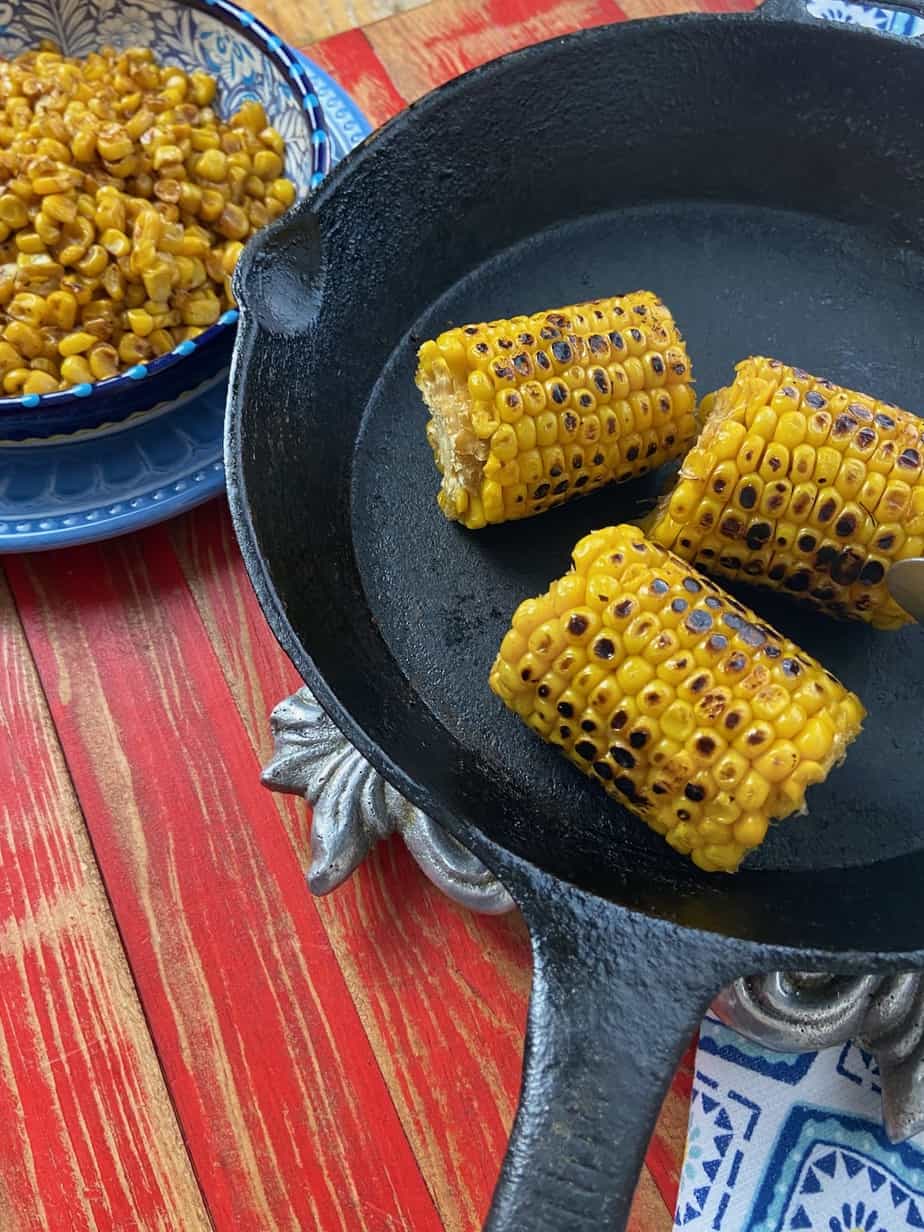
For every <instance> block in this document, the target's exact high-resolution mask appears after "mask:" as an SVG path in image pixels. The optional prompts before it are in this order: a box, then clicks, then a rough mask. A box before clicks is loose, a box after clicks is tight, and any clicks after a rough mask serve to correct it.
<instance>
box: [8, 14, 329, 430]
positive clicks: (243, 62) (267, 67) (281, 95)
mask: <svg viewBox="0 0 924 1232" xmlns="http://www.w3.org/2000/svg"><path fill="white" fill-rule="evenodd" d="M42 39H51V40H52V41H53V42H55V43H57V44H58V45H59V46H60V47H61V48H62V49H63V50H64V51H65V52H66V53H67V54H68V55H73V56H85V55H88V54H89V53H90V52H92V51H95V50H97V49H98V48H99V47H101V46H104V45H106V44H111V45H113V46H115V47H129V46H142V47H148V48H150V49H151V50H152V51H153V52H154V53H155V55H156V56H157V58H158V60H160V61H161V62H162V63H164V64H175V65H177V66H178V67H180V68H183V69H185V70H187V71H194V70H197V69H199V70H202V71H205V72H207V73H210V74H211V75H212V76H214V77H216V78H217V79H218V83H219V92H218V100H217V103H216V106H217V108H218V110H219V112H220V113H221V114H222V115H225V116H227V115H230V114H231V113H232V112H233V111H235V110H237V108H239V107H240V105H241V103H242V102H244V100H245V99H257V100H258V101H259V102H261V103H262V104H263V106H264V109H265V111H266V114H267V118H268V120H269V122H270V124H272V125H273V127H275V128H276V129H277V130H278V131H279V133H280V134H281V135H282V137H283V138H284V139H285V142H286V158H285V172H286V175H287V176H288V177H289V178H290V179H291V180H292V181H293V182H294V183H295V186H296V189H297V191H298V193H299V195H301V196H304V195H305V194H306V193H308V192H309V191H310V190H311V189H313V188H316V187H317V186H318V185H319V184H320V182H321V180H322V179H323V178H324V176H325V174H326V173H327V171H328V170H329V169H330V165H331V143H330V138H329V136H328V133H327V130H326V128H325V126H324V117H323V112H322V110H321V103H320V99H319V97H318V95H317V94H316V92H315V89H314V86H313V84H312V82H311V79H310V77H309V75H308V73H307V72H306V70H305V66H304V62H303V60H302V59H301V57H300V56H299V55H298V54H297V53H296V52H294V51H293V50H292V49H291V48H289V47H287V46H286V45H285V44H284V43H283V41H282V39H281V38H280V37H279V35H277V34H274V33H273V32H272V31H271V30H269V29H267V27H266V26H264V25H263V23H262V22H260V21H258V20H257V18H256V17H254V16H253V14H252V13H249V12H247V10H246V9H242V8H238V6H237V5H236V4H234V3H233V2H232V0H185V2H184V0H15V2H9V0H0V56H12V55H16V54H17V53H18V52H20V51H25V50H27V49H29V48H31V47H35V46H36V44H37V43H39V42H40V41H41V40H42ZM236 319H237V315H236V314H228V313H226V314H225V315H224V316H223V317H221V318H220V319H219V321H218V322H217V323H216V324H215V325H212V326H209V328H208V329H206V330H204V331H203V333H202V334H200V335H199V337H198V338H196V339H195V340H194V341H193V342H192V343H185V342H184V343H181V344H180V345H179V346H177V347H176V348H174V350H173V351H171V352H170V353H169V354H167V355H163V356H160V357H159V358H157V359H154V360H152V361H151V362H150V363H148V364H136V365H135V367H134V368H133V369H131V371H130V372H128V373H124V374H121V375H119V376H116V377H112V378H110V379H109V380H107V381H100V382H97V383H96V384H92V385H91V384H87V385H81V386H77V387H75V388H73V389H69V390H61V391H56V392H54V393H50V394H43V395H41V396H40V395H38V394H29V395H27V396H25V397H22V398H18V399H7V398H2V399H0V404H2V403H4V402H5V403H7V404H9V403H11V402H14V403H15V404H16V406H17V409H18V410H20V409H26V410H29V411H31V410H34V409H36V408H40V409H39V410H38V415H37V418H36V421H35V425H34V428H32V426H31V425H30V430H34V431H35V432H36V433H40V432H41V426H40V425H41V422H42V419H41V418H39V417H40V416H42V411H43V409H44V407H45V405H46V404H47V405H54V406H62V405H65V404H66V405H67V406H68V407H70V405H71V403H73V401H74V399H75V398H78V397H79V398H82V399H85V400H86V403H87V413H86V415H85V416H84V418H83V422H85V423H99V422H101V420H102V419H103V415H102V414H101V413H100V409H99V408H102V409H103V410H105V412H106V413H107V414H109V415H113V407H115V406H116V404H117V400H118V398H119V397H120V396H121V393H122V392H123V390H124V386H125V384H126V382H128V381H136V380H141V379H145V378H146V379H147V381H148V383H149V384H150V385H151V394H152V396H151V405H152V406H153V405H155V404H156V403H157V401H158V397H157V385H156V378H157V375H158V374H159V373H161V372H163V371H164V369H166V368H172V367H173V365H175V364H177V363H181V362H182V361H183V359H184V358H185V357H186V356H187V355H189V354H191V353H192V352H193V351H199V350H201V349H202V348H203V347H206V346H207V345H208V344H209V343H210V342H211V341H212V340H213V338H215V336H216V335H218V334H220V333H222V332H224V331H225V330H227V329H228V328H230V327H231V326H232V325H233V324H234V321H235V320H236ZM161 396H163V395H161ZM113 399H116V401H113ZM0 430H2V424H0Z"/></svg>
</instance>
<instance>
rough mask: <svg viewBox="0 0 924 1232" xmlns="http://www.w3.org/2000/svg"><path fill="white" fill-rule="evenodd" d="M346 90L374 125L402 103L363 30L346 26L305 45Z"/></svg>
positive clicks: (313, 57) (377, 125) (383, 119)
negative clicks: (323, 39) (318, 40)
mask: <svg viewBox="0 0 924 1232" xmlns="http://www.w3.org/2000/svg"><path fill="white" fill-rule="evenodd" d="M305 50H306V51H307V53H308V55H309V56H311V58H312V59H313V60H316V61H317V62H318V63H319V64H320V65H321V66H322V68H325V69H327V71H328V72H329V73H331V74H332V75H333V76H334V77H335V78H336V79H337V81H339V82H340V84H341V85H342V86H343V88H344V89H345V90H348V91H349V92H350V94H351V95H352V96H353V98H355V99H356V101H357V103H358V104H359V105H360V107H361V108H362V109H363V111H364V112H365V114H366V116H367V118H368V119H369V122H370V123H371V124H373V125H374V126H375V127H379V126H380V125H382V124H384V123H385V121H386V120H389V119H391V117H392V116H393V115H394V114H395V112H397V111H400V110H401V108H402V107H403V106H404V99H403V98H402V97H401V95H400V94H399V93H398V91H397V90H396V89H395V87H394V84H393V83H392V80H391V78H390V77H389V76H388V74H387V73H386V72H385V69H384V67H383V65H382V62H381V60H380V59H379V58H378V56H377V55H376V54H375V52H374V51H373V50H372V46H371V44H370V42H369V39H368V36H367V35H366V33H365V32H364V31H363V30H350V31H348V32H346V33H344V34H338V35H337V36H336V37H335V38H330V39H326V40H325V41H324V42H323V43H315V44H314V45H313V46H311V47H308V48H306V49H305Z"/></svg>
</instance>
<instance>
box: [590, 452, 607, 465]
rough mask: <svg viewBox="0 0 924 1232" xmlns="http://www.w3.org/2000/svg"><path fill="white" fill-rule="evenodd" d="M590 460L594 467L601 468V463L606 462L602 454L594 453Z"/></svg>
mask: <svg viewBox="0 0 924 1232" xmlns="http://www.w3.org/2000/svg"><path fill="white" fill-rule="evenodd" d="M590 460H591V462H593V464H594V466H602V465H603V463H604V462H605V461H606V457H605V455H604V454H602V453H595V454H594V456H593V457H592V458H591V459H590Z"/></svg>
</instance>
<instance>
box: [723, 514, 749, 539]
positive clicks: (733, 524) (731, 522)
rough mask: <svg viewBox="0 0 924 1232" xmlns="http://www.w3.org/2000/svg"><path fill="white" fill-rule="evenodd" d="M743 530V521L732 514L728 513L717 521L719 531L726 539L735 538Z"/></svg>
mask: <svg viewBox="0 0 924 1232" xmlns="http://www.w3.org/2000/svg"><path fill="white" fill-rule="evenodd" d="M743 530H744V523H743V522H742V521H741V519H740V518H736V517H735V515H734V514H731V513H730V514H729V515H728V516H727V517H725V518H723V519H722V521H721V522H720V523H719V533H720V534H722V535H724V536H725V538H726V539H737V538H738V537H739V536H740V534H741V532H742V531H743Z"/></svg>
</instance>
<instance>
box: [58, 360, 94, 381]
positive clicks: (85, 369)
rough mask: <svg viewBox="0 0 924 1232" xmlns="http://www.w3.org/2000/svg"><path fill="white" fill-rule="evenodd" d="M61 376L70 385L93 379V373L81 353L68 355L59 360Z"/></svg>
mask: <svg viewBox="0 0 924 1232" xmlns="http://www.w3.org/2000/svg"><path fill="white" fill-rule="evenodd" d="M61 378H62V380H65V381H70V382H71V384H72V385H82V384H84V383H85V382H87V381H92V380H93V373H92V371H91V369H90V365H89V364H88V363H87V361H86V360H85V359H84V357H83V356H82V355H68V357H67V358H66V359H65V360H62V362H61Z"/></svg>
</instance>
